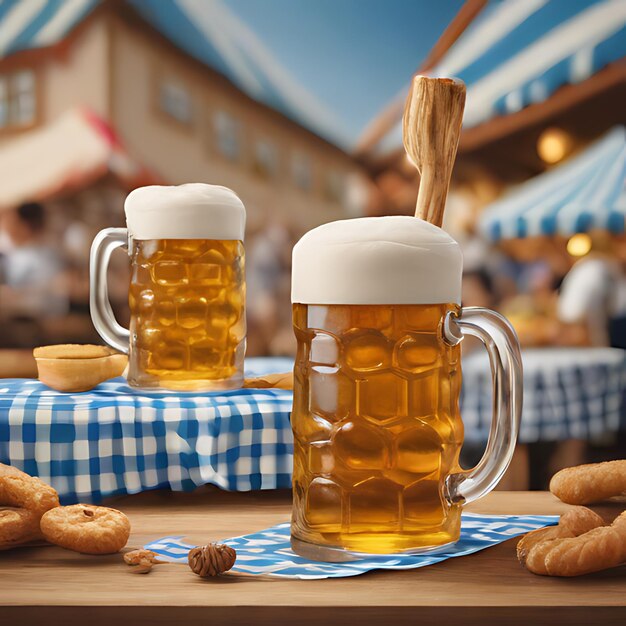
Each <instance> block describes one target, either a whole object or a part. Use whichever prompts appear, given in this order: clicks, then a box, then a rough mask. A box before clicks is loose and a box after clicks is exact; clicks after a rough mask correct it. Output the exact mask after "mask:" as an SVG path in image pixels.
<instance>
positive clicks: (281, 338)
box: [0, 202, 626, 356]
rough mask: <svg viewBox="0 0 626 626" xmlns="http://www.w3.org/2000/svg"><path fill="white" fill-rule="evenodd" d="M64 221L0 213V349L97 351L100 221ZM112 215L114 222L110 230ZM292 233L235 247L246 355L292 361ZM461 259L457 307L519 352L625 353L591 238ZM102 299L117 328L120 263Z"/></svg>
mask: <svg viewBox="0 0 626 626" xmlns="http://www.w3.org/2000/svg"><path fill="white" fill-rule="evenodd" d="M90 214H91V217H90V218H88V219H85V218H83V217H82V215H80V214H77V213H76V212H72V211H59V210H58V209H57V208H48V209H46V208H44V207H43V206H42V205H41V204H38V203H34V202H31V203H26V204H23V205H22V206H20V207H18V208H16V209H15V210H12V211H6V212H3V213H1V214H0V322H1V323H0V347H4V348H31V347H33V346H35V345H39V344H45V343H60V342H89V341H93V342H98V343H99V339H98V337H97V335H96V333H95V331H94V329H93V326H92V324H91V321H90V317H89V247H90V245H91V241H92V239H93V236H94V235H95V234H96V232H97V231H98V230H99V229H100V228H104V227H106V226H117V225H119V226H121V225H122V224H121V223H119V224H117V223H116V224H112V223H107V222H110V219H111V218H110V215H111V212H110V211H106V210H102V211H100V212H98V211H92V212H90ZM121 220H122V218H121V216H119V219H118V220H117V221H121ZM301 234H302V233H299V232H296V231H295V229H293V228H289V227H288V226H286V225H284V224H281V223H279V222H269V223H265V224H262V225H258V226H256V227H254V228H252V229H251V232H249V233H248V235H247V240H246V274H247V289H248V292H247V315H248V327H249V330H248V354H249V355H251V356H255V355H292V354H293V353H294V350H295V341H294V339H293V334H292V331H291V306H290V269H291V268H290V264H291V249H292V247H293V245H294V244H295V242H296V241H297V239H298V238H299V236H301ZM459 239H460V243H461V245H462V248H463V252H464V258H465V274H464V277H463V299H464V301H463V304H464V305H465V306H484V307H488V308H493V309H496V310H498V311H500V312H501V313H503V314H504V315H505V316H506V317H507V318H508V319H509V320H510V321H511V322H512V323H513V325H514V326H515V328H516V331H517V332H518V335H519V336H520V340H521V342H522V344H523V345H525V346H543V345H592V346H614V347H621V348H626V271H625V270H626V246H624V245H620V244H618V243H616V242H615V241H613V240H612V239H611V238H610V237H608V236H605V235H602V234H593V235H592V236H591V237H590V238H589V247H590V249H589V251H588V252H587V253H586V254H585V255H584V256H581V257H580V258H578V259H574V258H572V257H571V256H569V255H568V254H567V253H566V252H565V250H564V248H563V246H561V247H559V245H557V244H556V243H555V242H553V241H550V240H547V239H546V240H544V241H540V242H522V244H521V245H517V247H516V246H515V245H512V246H509V247H508V248H507V247H506V246H505V247H504V248H499V249H494V248H493V247H491V246H488V245H487V244H486V243H484V242H483V241H482V240H481V239H480V238H479V237H477V236H476V235H473V234H468V235H466V236H462V237H459ZM109 271H110V276H109V285H110V292H111V293H110V296H111V301H112V305H113V308H114V311H115V312H116V315H117V317H118V319H119V321H120V322H121V323H127V321H128V306H127V286H128V280H129V273H128V262H127V259H126V258H125V256H124V253H123V252H118V253H117V254H115V255H114V257H113V259H112V263H111V267H110V270H109Z"/></svg>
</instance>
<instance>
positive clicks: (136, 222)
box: [90, 183, 246, 391]
mask: <svg viewBox="0 0 626 626" xmlns="http://www.w3.org/2000/svg"><path fill="white" fill-rule="evenodd" d="M124 208H125V212H126V223H127V226H128V228H107V229H105V230H103V231H101V232H100V233H98V235H97V236H96V238H95V239H94V242H93V245H92V248H91V259H90V275H91V294H90V309H91V317H92V320H93V323H94V325H95V327H96V330H97V331H98V333H99V334H100V336H101V337H102V338H103V339H104V341H106V343H108V344H109V345H110V346H111V347H113V348H115V349H117V350H120V351H121V352H125V353H127V354H129V371H128V382H129V383H130V384H131V385H133V386H135V387H145V388H162V389H173V390H181V391H192V390H222V389H232V388H237V387H240V386H241V384H242V382H243V359H244V352H245V335H246V318H245V277H244V247H243V236H244V229H245V220H246V212H245V209H244V206H243V204H242V202H241V200H240V199H239V197H238V196H237V195H236V194H235V193H234V192H233V191H231V190H230V189H227V188H226V187H219V186H216V185H204V184H200V183H193V184H187V185H180V186H177V187H160V186H151V187H142V188H139V189H135V191H133V192H132V193H130V195H129V196H128V197H127V198H126V202H125V205H124ZM115 248H127V249H128V254H129V256H130V260H131V265H132V274H131V279H130V290H129V305H130V330H127V329H125V328H123V327H122V326H120V325H119V324H118V323H117V321H116V320H115V317H114V316H113V312H112V310H111V305H110V303H109V299H108V293H107V266H108V264H109V259H110V256H111V253H112V252H113V250H114V249H115Z"/></svg>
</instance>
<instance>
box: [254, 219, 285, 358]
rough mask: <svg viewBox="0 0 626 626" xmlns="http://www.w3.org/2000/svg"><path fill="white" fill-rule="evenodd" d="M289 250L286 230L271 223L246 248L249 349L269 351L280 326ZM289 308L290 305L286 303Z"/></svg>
mask: <svg viewBox="0 0 626 626" xmlns="http://www.w3.org/2000/svg"><path fill="white" fill-rule="evenodd" d="M287 252H289V253H290V252H291V242H290V237H289V231H288V230H287V228H286V227H285V226H284V225H283V224H278V223H271V224H269V225H267V226H266V227H265V228H263V229H262V230H260V231H259V232H258V233H257V234H256V236H254V237H253V238H252V240H251V242H250V243H249V244H248V246H247V249H246V290H247V293H246V309H247V311H246V313H247V320H248V353H249V354H250V355H268V354H270V352H271V350H270V346H271V343H272V340H273V338H274V337H275V336H276V334H277V333H278V332H279V330H280V328H281V322H282V320H281V316H280V314H281V307H282V306H283V305H284V304H285V302H284V297H281V296H284V293H283V292H284V289H281V287H282V285H283V284H284V281H285V276H288V275H289V266H288V256H289V255H288V254H287ZM287 310H288V311H289V312H290V311H291V307H290V305H288V306H287Z"/></svg>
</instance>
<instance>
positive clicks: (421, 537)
mask: <svg viewBox="0 0 626 626" xmlns="http://www.w3.org/2000/svg"><path fill="white" fill-rule="evenodd" d="M448 311H455V312H457V313H458V311H459V307H458V306H457V305H456V304H433V305H387V304H385V305H335V304H330V305H313V304H299V303H296V304H294V305H293V319H294V330H295V334H296V338H297V340H298V353H297V358H296V364H295V370H294V372H295V384H294V405H293V413H292V427H293V432H294V475H293V487H294V506H293V520H292V536H293V537H294V538H296V539H297V540H301V541H304V542H307V543H309V544H315V545H318V546H329V547H340V548H343V549H347V550H352V551H356V552H372V553H387V552H401V551H404V550H415V549H421V548H428V547H432V546H439V545H442V544H446V543H449V542H453V541H456V540H457V539H458V538H459V533H460V513H461V507H460V505H459V504H452V503H451V501H450V500H449V499H448V498H447V496H446V486H445V479H446V477H447V476H449V475H450V474H452V473H455V472H457V471H460V468H459V465H458V459H459V452H460V449H461V445H462V443H463V424H462V422H461V418H460V415H459V407H458V399H459V392H460V388H461V367H460V347H459V346H458V345H456V346H451V345H449V344H448V343H446V342H445V341H444V339H443V336H442V328H441V327H442V323H443V319H444V316H445V315H446V313H447V312H448Z"/></svg>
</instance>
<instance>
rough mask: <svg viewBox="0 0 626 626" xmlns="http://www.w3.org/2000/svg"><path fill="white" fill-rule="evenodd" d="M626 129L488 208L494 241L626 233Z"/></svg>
mask: <svg viewBox="0 0 626 626" xmlns="http://www.w3.org/2000/svg"><path fill="white" fill-rule="evenodd" d="M625 222H626V129H625V128H624V127H623V126H617V127H615V128H613V129H612V130H611V131H609V132H608V133H606V134H605V135H604V136H603V137H601V138H600V139H598V140H597V141H596V142H594V143H593V144H591V145H590V146H588V147H587V148H586V149H585V150H584V151H583V152H581V153H580V154H578V155H576V156H574V157H572V158H570V159H569V160H567V161H565V162H564V163H562V164H561V165H559V166H557V167H555V168H554V169H552V170H549V171H548V172H546V173H544V174H540V175H539V176H536V177H535V178H533V179H531V180H529V181H527V182H525V183H523V184H521V185H519V186H518V187H516V188H513V189H512V191H511V192H510V193H508V194H507V195H505V196H504V197H503V198H501V199H499V200H498V201H496V202H494V203H493V204H491V205H489V206H488V207H487V208H486V209H484V211H483V213H482V215H481V217H480V221H479V228H480V231H481V232H482V234H483V236H484V237H486V238H487V239H489V240H490V241H492V242H498V241H500V240H505V239H516V238H525V237H537V236H553V235H562V236H565V237H569V236H571V235H574V234H576V233H585V232H588V231H591V230H604V231H608V232H610V233H612V234H615V235H621V234H623V233H624V232H625V231H626V225H625Z"/></svg>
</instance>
